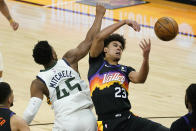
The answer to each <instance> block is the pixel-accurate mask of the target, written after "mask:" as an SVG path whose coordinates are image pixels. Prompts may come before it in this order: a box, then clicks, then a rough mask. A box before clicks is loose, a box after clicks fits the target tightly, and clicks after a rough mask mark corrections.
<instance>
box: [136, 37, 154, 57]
mask: <svg viewBox="0 0 196 131" xmlns="http://www.w3.org/2000/svg"><path fill="white" fill-rule="evenodd" d="M139 45H140V48H141V49H142V51H143V57H144V59H148V58H149V54H150V49H151V41H150V39H148V40H145V39H144V40H142V41H141V42H140V44H139Z"/></svg>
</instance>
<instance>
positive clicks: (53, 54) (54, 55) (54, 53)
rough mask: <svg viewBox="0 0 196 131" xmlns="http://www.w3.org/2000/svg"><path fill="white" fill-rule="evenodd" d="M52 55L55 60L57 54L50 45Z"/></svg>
mask: <svg viewBox="0 0 196 131" xmlns="http://www.w3.org/2000/svg"><path fill="white" fill-rule="evenodd" d="M52 56H53V58H54V60H56V61H57V60H58V58H57V54H56V52H55V50H54V48H53V47H52Z"/></svg>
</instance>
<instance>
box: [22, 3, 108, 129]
mask: <svg viewBox="0 0 196 131" xmlns="http://www.w3.org/2000/svg"><path fill="white" fill-rule="evenodd" d="M105 11H106V9H105V8H104V7H103V6H102V5H97V6H96V17H95V20H94V23H93V25H92V27H91V28H90V30H89V31H88V33H87V35H86V38H85V40H84V41H82V42H81V43H80V44H79V45H78V47H76V48H74V49H71V50H69V51H67V52H66V53H65V55H64V56H63V58H62V59H60V60H57V55H56V53H55V51H54V49H53V48H52V46H51V45H49V44H48V42H47V41H40V42H38V43H37V44H36V45H35V47H34V49H33V57H34V60H35V62H36V63H38V64H41V65H43V66H44V68H45V70H41V71H40V72H39V73H38V75H37V79H35V80H34V81H33V82H32V84H31V99H30V102H29V105H28V107H27V108H26V110H25V112H24V119H25V120H26V122H27V123H28V124H29V123H30V122H31V121H32V120H33V118H34V116H35V114H36V113H37V111H38V109H39V107H40V105H41V103H42V99H43V95H45V96H46V97H47V98H49V99H50V102H51V103H52V107H53V109H54V112H55V122H54V127H53V131H96V130H97V124H96V118H95V116H94V114H93V112H92V111H91V107H92V106H93V103H92V100H91V98H90V90H89V88H88V86H87V84H86V83H85V82H84V81H83V80H81V78H80V74H79V72H78V61H79V60H81V59H82V58H83V57H85V56H86V55H87V54H88V52H89V49H90V46H91V44H92V40H93V38H94V37H95V36H96V34H97V33H98V32H99V31H100V28H101V23H102V18H103V16H104V14H105Z"/></svg>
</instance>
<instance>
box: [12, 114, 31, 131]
mask: <svg viewBox="0 0 196 131" xmlns="http://www.w3.org/2000/svg"><path fill="white" fill-rule="evenodd" d="M10 125H11V130H12V131H30V129H29V127H28V125H27V124H26V122H25V121H24V120H23V119H22V118H20V117H19V116H17V115H13V116H12V117H11V119H10Z"/></svg>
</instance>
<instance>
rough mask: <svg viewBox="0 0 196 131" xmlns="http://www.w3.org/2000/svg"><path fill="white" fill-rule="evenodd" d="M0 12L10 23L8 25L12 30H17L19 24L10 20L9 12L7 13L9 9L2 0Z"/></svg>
mask: <svg viewBox="0 0 196 131" xmlns="http://www.w3.org/2000/svg"><path fill="white" fill-rule="evenodd" d="M0 11H1V12H2V14H3V15H4V16H5V17H6V18H7V20H8V21H9V22H10V25H11V27H12V28H13V30H17V29H18V26H19V24H18V23H17V22H15V21H14V20H13V19H12V17H11V15H10V12H9V9H8V7H7V4H6V3H5V1H4V0H0Z"/></svg>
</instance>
